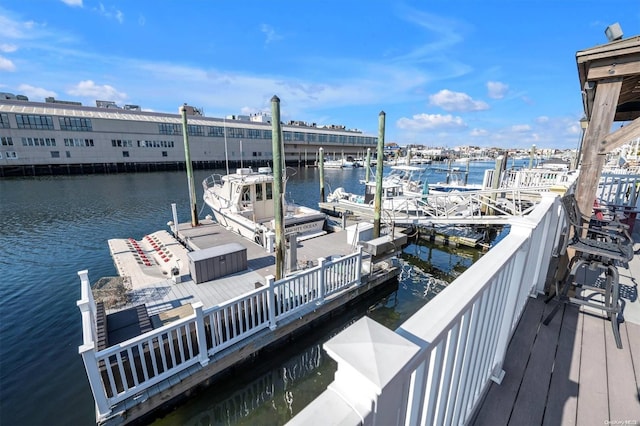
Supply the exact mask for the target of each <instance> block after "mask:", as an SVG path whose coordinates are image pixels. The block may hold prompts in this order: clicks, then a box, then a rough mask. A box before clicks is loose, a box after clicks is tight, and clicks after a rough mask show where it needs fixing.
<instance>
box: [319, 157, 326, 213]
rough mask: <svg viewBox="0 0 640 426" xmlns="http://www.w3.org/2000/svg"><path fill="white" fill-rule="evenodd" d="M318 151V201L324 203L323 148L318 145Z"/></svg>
mask: <svg viewBox="0 0 640 426" xmlns="http://www.w3.org/2000/svg"><path fill="white" fill-rule="evenodd" d="M318 151H319V154H318V158H319V160H318V167H319V169H320V202H321V203H324V201H325V198H324V149H322V147H320V149H319V150H318Z"/></svg>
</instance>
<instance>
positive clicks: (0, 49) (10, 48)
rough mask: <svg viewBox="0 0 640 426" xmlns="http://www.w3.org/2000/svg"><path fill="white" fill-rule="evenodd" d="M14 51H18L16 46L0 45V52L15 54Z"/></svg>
mask: <svg viewBox="0 0 640 426" xmlns="http://www.w3.org/2000/svg"><path fill="white" fill-rule="evenodd" d="M16 50H18V46H16V45H15V44H7V43H3V44H0V52H5V53H11V52H15V51H16Z"/></svg>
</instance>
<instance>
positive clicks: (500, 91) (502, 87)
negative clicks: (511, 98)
mask: <svg viewBox="0 0 640 426" xmlns="http://www.w3.org/2000/svg"><path fill="white" fill-rule="evenodd" d="M487 90H488V92H489V97H490V98H492V99H502V98H504V95H505V94H506V93H507V91H508V90H509V86H508V85H506V84H504V83H501V82H499V81H490V82H488V83H487Z"/></svg>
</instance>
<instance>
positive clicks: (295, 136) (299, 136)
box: [293, 132, 304, 141]
mask: <svg viewBox="0 0 640 426" xmlns="http://www.w3.org/2000/svg"><path fill="white" fill-rule="evenodd" d="M293 140H294V141H304V133H302V132H293Z"/></svg>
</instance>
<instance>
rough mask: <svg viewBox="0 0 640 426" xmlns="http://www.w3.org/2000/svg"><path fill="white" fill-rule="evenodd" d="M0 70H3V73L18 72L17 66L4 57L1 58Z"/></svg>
mask: <svg viewBox="0 0 640 426" xmlns="http://www.w3.org/2000/svg"><path fill="white" fill-rule="evenodd" d="M0 70H2V71H15V70H16V66H15V64H14V63H13V62H12V61H11V60H10V59H7V58H5V57H3V56H0Z"/></svg>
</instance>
